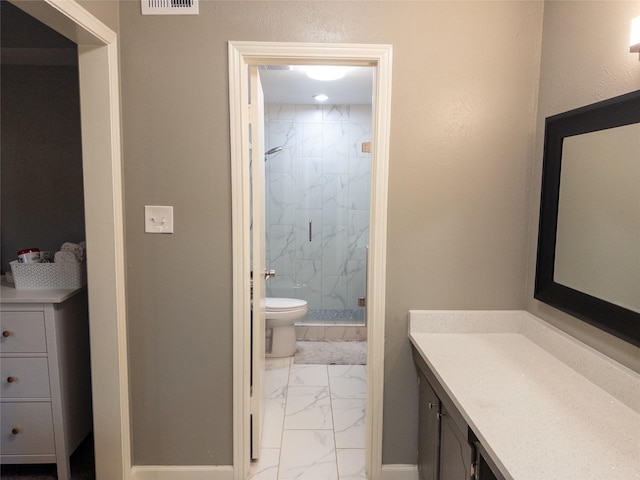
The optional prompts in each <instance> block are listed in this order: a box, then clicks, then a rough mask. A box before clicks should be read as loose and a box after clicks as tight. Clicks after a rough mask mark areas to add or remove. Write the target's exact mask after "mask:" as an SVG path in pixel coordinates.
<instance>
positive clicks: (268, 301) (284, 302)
mask: <svg viewBox="0 0 640 480" xmlns="http://www.w3.org/2000/svg"><path fill="white" fill-rule="evenodd" d="M264 308H265V311H266V312H289V311H295V310H299V309H303V308H307V302H306V301H305V300H300V299H297V298H274V297H267V298H265V302H264Z"/></svg>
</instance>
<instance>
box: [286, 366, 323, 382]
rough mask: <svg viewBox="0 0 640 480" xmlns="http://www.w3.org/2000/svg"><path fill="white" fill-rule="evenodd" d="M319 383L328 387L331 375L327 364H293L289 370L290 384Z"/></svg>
mask: <svg viewBox="0 0 640 480" xmlns="http://www.w3.org/2000/svg"><path fill="white" fill-rule="evenodd" d="M310 385H319V386H324V387H328V386H329V376H328V374H327V366H326V365H300V364H293V365H291V369H290V371H289V386H290V387H295V386H310Z"/></svg>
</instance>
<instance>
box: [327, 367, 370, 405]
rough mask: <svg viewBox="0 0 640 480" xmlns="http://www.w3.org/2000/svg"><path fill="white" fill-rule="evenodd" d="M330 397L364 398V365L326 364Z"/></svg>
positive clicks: (365, 380) (365, 387)
mask: <svg viewBox="0 0 640 480" xmlns="http://www.w3.org/2000/svg"><path fill="white" fill-rule="evenodd" d="M327 368H328V371H329V386H330V387H331V398H366V397H367V369H366V365H328V366H327Z"/></svg>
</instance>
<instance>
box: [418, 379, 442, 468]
mask: <svg viewBox="0 0 640 480" xmlns="http://www.w3.org/2000/svg"><path fill="white" fill-rule="evenodd" d="M418 378H419V381H420V408H419V420H418V421H419V422H420V423H419V426H418V472H419V473H420V480H437V479H438V464H439V459H438V456H439V453H440V451H439V447H440V422H439V419H438V416H439V415H440V399H439V398H438V396H437V395H436V392H434V391H433V388H431V385H429V382H427V380H426V379H425V378H424V376H423V375H420V376H419V377H418Z"/></svg>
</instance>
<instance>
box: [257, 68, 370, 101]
mask: <svg viewBox="0 0 640 480" xmlns="http://www.w3.org/2000/svg"><path fill="white" fill-rule="evenodd" d="M281 67H282V66H280V65H277V66H265V65H262V66H260V79H261V80H262V88H263V90H264V98H265V103H289V104H299V105H300V104H320V103H326V104H331V105H346V104H352V105H353V104H367V105H371V98H372V95H373V67H348V71H347V73H346V75H345V76H344V77H343V78H341V79H340V80H334V81H320V80H313V79H311V78H309V77H307V75H306V73H305V71H304V69H303V68H301V67H298V66H296V67H294V69H293V70H282V69H281ZM320 93H324V94H325V95H327V96H328V97H329V99H328V100H326V101H325V102H318V101H316V100H314V99H313V95H316V94H320Z"/></svg>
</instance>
